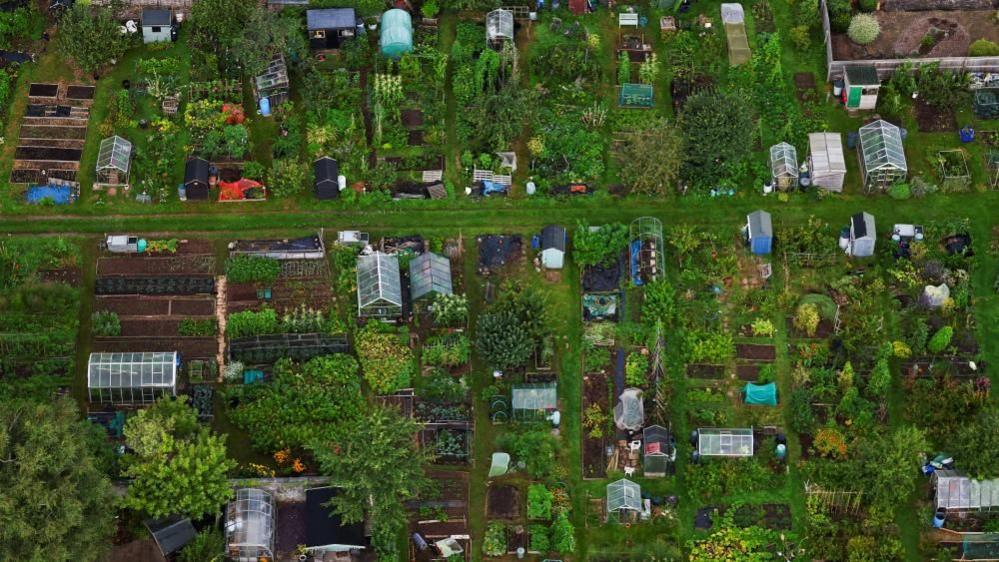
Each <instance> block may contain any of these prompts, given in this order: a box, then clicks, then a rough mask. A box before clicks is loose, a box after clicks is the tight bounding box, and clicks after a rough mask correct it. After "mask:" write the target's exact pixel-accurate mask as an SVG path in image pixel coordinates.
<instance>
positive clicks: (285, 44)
mask: <svg viewBox="0 0 999 562" xmlns="http://www.w3.org/2000/svg"><path fill="white" fill-rule="evenodd" d="M249 4H251V5H252V6H254V8H253V9H251V10H250V12H249V14H248V16H247V24H246V27H245V28H244V33H242V34H241V35H238V36H236V37H235V38H234V39H233V43H232V47H231V54H232V57H233V58H234V59H235V60H236V61H237V62H238V63H239V64H240V65H241V66H242V67H243V71H244V72H245V73H246V75H247V76H258V75H260V74H263V72H264V70H266V69H267V64H268V63H269V62H270V57H272V56H273V55H274V54H277V53H280V54H284V55H286V58H287V59H288V60H291V61H300V60H304V59H306V58H307V55H308V50H309V45H308V43H307V42H306V40H305V35H304V34H303V33H302V30H301V29H302V28H301V23H300V21H299V19H298V16H297V15H293V17H287V16H284V15H282V14H280V13H276V12H271V11H270V10H267V9H265V8H264V7H263V6H262V5H261V4H255V3H249Z"/></svg>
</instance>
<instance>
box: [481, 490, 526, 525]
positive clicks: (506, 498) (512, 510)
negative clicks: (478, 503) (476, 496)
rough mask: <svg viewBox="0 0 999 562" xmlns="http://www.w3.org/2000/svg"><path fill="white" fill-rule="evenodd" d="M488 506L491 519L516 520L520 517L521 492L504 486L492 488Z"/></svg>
mask: <svg viewBox="0 0 999 562" xmlns="http://www.w3.org/2000/svg"><path fill="white" fill-rule="evenodd" d="M486 506H487V507H486V516H487V517H488V518H489V519H515V518H517V517H519V516H520V490H518V489H517V488H516V487H514V486H507V485H502V484H500V485H495V486H490V487H489V495H488V496H487V498H486Z"/></svg>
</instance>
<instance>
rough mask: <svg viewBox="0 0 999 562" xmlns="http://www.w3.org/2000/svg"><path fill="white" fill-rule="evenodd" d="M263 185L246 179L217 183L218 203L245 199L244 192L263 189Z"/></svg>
mask: <svg viewBox="0 0 999 562" xmlns="http://www.w3.org/2000/svg"><path fill="white" fill-rule="evenodd" d="M263 187H264V185H263V184H262V183H260V182H258V181H253V180H251V179H247V178H240V180H239V181H234V182H227V181H220V182H219V188H220V189H219V201H239V200H241V199H246V191H247V190H249V189H253V188H263Z"/></svg>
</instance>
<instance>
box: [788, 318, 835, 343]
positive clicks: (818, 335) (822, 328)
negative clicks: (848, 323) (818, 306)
mask: <svg viewBox="0 0 999 562" xmlns="http://www.w3.org/2000/svg"><path fill="white" fill-rule="evenodd" d="M786 320H787V334H788V336H790V337H792V338H794V339H815V340H824V339H826V338H828V337H829V336H831V335H832V334H833V331H834V327H833V323H832V320H826V319H824V318H823V319H822V320H820V321H819V325H818V327H816V328H815V335H813V336H809V335H808V334H806V333H805V332H803V331H801V330H799V329H798V328H796V327H795V326H794V317H793V316H788V317H787V318H786Z"/></svg>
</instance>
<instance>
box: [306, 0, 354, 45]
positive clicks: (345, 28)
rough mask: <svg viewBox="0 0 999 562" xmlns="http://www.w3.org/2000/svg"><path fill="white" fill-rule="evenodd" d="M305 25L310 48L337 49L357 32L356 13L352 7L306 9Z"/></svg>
mask: <svg viewBox="0 0 999 562" xmlns="http://www.w3.org/2000/svg"><path fill="white" fill-rule="evenodd" d="M305 25H306V29H307V30H308V32H309V47H310V48H311V49H315V50H323V49H339V48H340V45H342V44H343V42H344V41H347V40H349V39H352V38H353V37H354V35H355V34H356V33H357V14H356V13H355V12H354V8H325V9H322V10H306V12H305Z"/></svg>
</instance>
